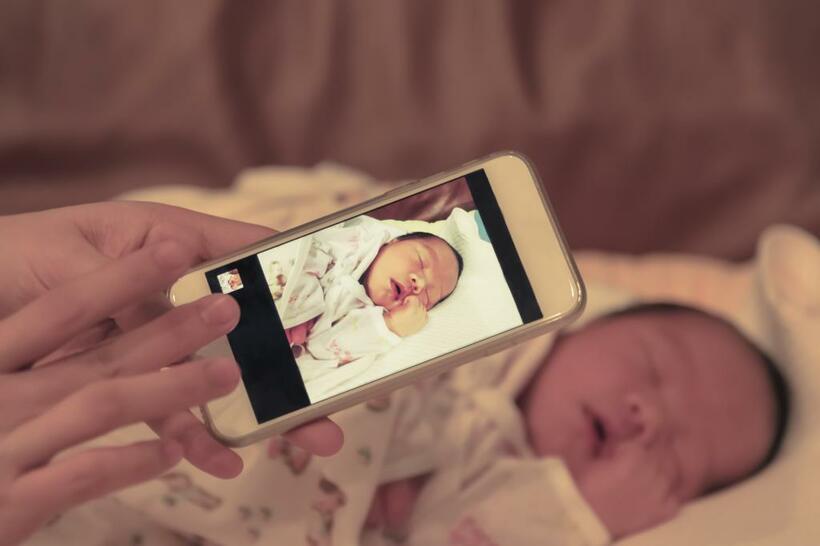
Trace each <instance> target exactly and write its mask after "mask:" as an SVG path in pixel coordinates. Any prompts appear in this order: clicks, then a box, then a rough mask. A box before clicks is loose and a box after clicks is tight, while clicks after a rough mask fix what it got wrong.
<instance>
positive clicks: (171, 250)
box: [153, 241, 189, 269]
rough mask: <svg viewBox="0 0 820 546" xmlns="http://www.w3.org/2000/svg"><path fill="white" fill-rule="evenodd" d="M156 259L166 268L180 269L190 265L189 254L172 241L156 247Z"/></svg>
mask: <svg viewBox="0 0 820 546" xmlns="http://www.w3.org/2000/svg"><path fill="white" fill-rule="evenodd" d="M153 254H154V261H155V262H157V264H158V265H159V266H160V267H164V268H166V269H180V268H182V267H187V266H188V260H189V258H188V254H187V253H186V252H185V251H184V250H183V248H182V247H181V246H180V245H178V244H176V243H172V242H170V241H166V242H164V243H160V244H158V245H157V246H156V247H154V253H153Z"/></svg>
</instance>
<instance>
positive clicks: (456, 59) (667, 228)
mask: <svg viewBox="0 0 820 546" xmlns="http://www.w3.org/2000/svg"><path fill="white" fill-rule="evenodd" d="M818 51H820V4H817V3H816V2H813V1H810V0H805V1H803V0H786V1H776V2H773V1H771V0H724V1H722V2H714V1H713V0H690V1H687V2H679V1H639V0H623V1H618V2H595V1H581V0H553V1H542V2H535V1H533V2H501V1H489V0H475V1H473V0H462V1H455V0H454V1H447V2H441V1H434V0H416V1H407V2H402V1H397V0H374V1H347V2H330V1H328V2H325V1H319V0H316V1H302V0H293V1H262V0H259V1H254V0H243V1H241V2H239V1H233V2H232V1H229V0H225V1H219V0H174V1H166V0H140V1H138V2H136V1H135V2H127V3H126V2H112V1H110V0H72V1H59V0H53V1H43V0H40V1H37V0H5V1H4V2H2V3H1V4H0V214H10V213H16V212H22V211H30V210H36V209H43V208H51V207H56V206H61V205H67V204H73V203H80V202H86V201H95V200H102V199H107V198H111V197H114V196H116V195H117V194H119V193H121V192H123V191H126V190H131V189H134V188H138V187H142V186H152V185H163V184H194V185H201V186H208V187H222V186H228V185H230V184H231V182H232V181H233V179H234V177H235V176H236V174H237V173H238V172H240V171H241V170H242V169H244V168H246V167H250V166H257V165H271V164H275V165H285V164H286V165H306V166H308V165H314V164H316V163H317V162H320V161H326V160H331V161H335V162H339V163H342V164H345V165H349V166H352V167H355V168H357V169H361V170H363V171H365V172H367V173H370V174H372V175H373V176H375V177H377V178H379V179H382V180H400V179H411V178H416V177H422V176H426V175H430V174H432V173H435V172H438V171H440V170H443V169H447V168H450V167H455V166H458V165H460V164H461V163H463V162H465V161H468V160H470V159H474V158H476V157H479V156H482V155H484V154H487V153H490V152H493V151H497V150H503V149H515V150H519V151H521V152H523V153H525V154H527V155H528V156H530V157H531V158H532V159H533V161H534V162H535V164H536V165H537V167H538V169H539V172H540V175H541V178H542V180H543V182H544V184H545V186H546V188H547V190H548V193H549V195H550V197H551V199H552V201H553V204H554V206H555V208H556V209H557V212H558V215H559V218H560V220H561V223H562V225H563V227H564V229H565V231H566V233H567V236H568V239H569V242H570V244H571V245H572V246H573V247H574V248H593V249H605V250H613V251H627V252H638V253H642V252H648V251H657V250H669V251H688V252H699V253H706V254H711V255H715V256H722V257H727V258H733V259H740V258H744V257H747V256H750V255H751V254H752V252H753V250H754V242H755V240H756V238H757V235H758V234H759V232H760V231H761V230H762V229H763V228H764V227H765V226H767V225H770V224H772V223H775V222H790V223H795V224H798V225H802V226H804V227H806V228H808V229H809V230H810V231H812V232H813V233H815V234H820V154H818V146H819V145H820V142H819V141H820V71H818V70H817V67H818V64H817V52H818Z"/></svg>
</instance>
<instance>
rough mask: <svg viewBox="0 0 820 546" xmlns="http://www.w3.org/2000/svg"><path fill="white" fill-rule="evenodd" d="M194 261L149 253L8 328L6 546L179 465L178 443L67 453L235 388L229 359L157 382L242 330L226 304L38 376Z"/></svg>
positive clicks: (3, 433)
mask: <svg viewBox="0 0 820 546" xmlns="http://www.w3.org/2000/svg"><path fill="white" fill-rule="evenodd" d="M191 262H192V256H191V255H190V254H189V253H188V252H186V251H185V249H184V247H181V246H180V245H178V244H175V243H170V242H166V243H162V244H159V245H152V246H149V247H147V248H145V249H142V250H139V251H137V252H134V253H132V254H130V255H129V256H127V257H125V258H122V259H120V260H117V261H114V262H111V263H109V264H107V265H105V266H103V267H102V268H100V269H99V270H98V271H95V272H93V273H90V274H88V275H85V276H83V277H81V278H78V279H75V280H73V281H69V282H66V283H64V284H62V285H61V286H60V287H58V288H55V289H53V290H50V291H48V292H47V293H45V294H43V295H42V296H40V297H38V298H36V299H35V300H34V301H32V302H30V303H28V304H27V305H25V306H24V307H23V308H21V309H19V310H18V311H16V312H15V313H13V314H11V315H9V316H7V317H5V318H4V319H3V320H2V321H0V399H1V400H3V412H2V414H1V415H0V529H3V533H2V535H1V536H0V544H3V545H5V544H17V543H18V542H20V541H22V540H23V539H24V538H25V537H26V536H27V535H29V534H30V533H32V532H33V531H34V530H35V529H36V528H37V527H38V526H40V525H41V524H43V523H44V522H45V521H47V520H48V519H49V518H51V517H53V516H54V515H55V514H57V513H59V512H61V511H63V510H66V509H68V508H70V507H72V506H74V505H76V504H79V503H81V502H84V501H87V500H90V499H92V498H95V497H98V496H101V495H104V494H106V493H109V492H112V491H114V490H116V489H120V488H122V487H126V486H129V485H133V484H135V483H138V482H141V481H143V480H146V479H149V478H152V477H155V476H156V475H158V474H159V473H161V472H163V471H165V470H167V469H168V468H170V467H171V466H173V465H174V464H176V463H177V462H178V461H179V459H180V458H181V457H182V454H183V447H182V445H181V444H180V443H179V442H178V441H176V440H174V439H166V440H154V441H148V442H141V443H137V444H132V445H129V446H124V447H111V448H99V449H88V450H85V451H79V450H77V451H74V452H72V453H69V454H66V453H63V452H64V451H65V450H67V449H70V448H75V447H77V446H78V445H80V444H81V443H83V442H85V441H88V440H92V439H94V438H96V437H98V436H101V435H103V434H106V433H107V432H110V431H112V430H114V429H116V428H119V427H122V426H125V425H128V424H132V423H135V422H138V421H143V420H146V421H152V420H156V419H161V418H163V417H165V416H166V415H169V414H173V413H175V412H180V411H184V410H187V408H189V407H191V406H194V405H198V404H203V403H205V402H207V401H209V400H212V399H214V398H216V397H219V396H222V395H225V394H228V393H229V392H230V391H232V390H233V389H234V388H235V387H236V385H237V383H238V381H239V370H238V368H237V366H236V364H235V363H234V362H232V361H231V360H228V359H215V360H208V361H194V362H186V363H184V364H178V365H174V366H172V367H169V368H167V370H165V371H160V369H161V368H163V367H167V366H171V365H173V364H174V363H176V362H179V361H180V360H182V359H184V358H185V357H186V356H187V355H188V354H190V353H192V352H193V351H195V350H196V349H197V348H199V347H201V346H202V345H204V344H206V343H208V342H209V341H211V340H213V339H215V338H216V337H218V336H220V335H224V334H225V333H227V332H228V331H230V330H231V329H232V328H233V327H234V326H235V325H236V323H237V321H238V319H239V309H238V308H237V305H236V303H235V302H234V301H233V300H232V299H231V298H229V297H226V296H222V295H218V296H211V297H208V298H204V299H202V300H200V301H198V302H196V303H193V304H190V305H187V306H184V307H180V308H178V309H174V310H172V311H170V312H168V313H166V314H164V315H163V316H161V317H160V318H157V319H155V320H153V321H150V322H148V323H146V324H145V325H143V326H141V327H139V328H137V329H135V330H134V331H132V332H130V333H127V334H124V335H121V336H119V337H117V338H114V339H112V340H110V341H108V342H106V343H99V344H96V345H93V346H91V347H89V348H88V349H86V350H83V351H81V352H75V353H73V354H72V355H70V356H65V357H62V358H59V359H55V360H51V361H49V362H48V363H44V364H39V365H33V363H36V362H38V361H40V360H41V359H42V357H44V356H46V355H49V354H52V353H53V352H54V351H55V350H56V349H58V348H59V347H61V346H63V345H64V344H65V343H66V342H68V341H70V340H72V339H74V338H75V336H76V335H77V334H79V333H81V332H83V331H85V330H87V328H89V327H90V326H92V325H95V324H98V323H99V322H100V321H102V320H104V319H105V318H106V317H109V316H111V315H112V314H114V313H116V312H117V311H118V310H119V309H122V308H124V307H127V306H129V305H131V304H133V303H134V302H136V301H140V300H141V299H142V298H144V297H146V296H147V295H149V294H150V293H152V292H153V291H155V290H159V289H161V288H162V287H163V286H167V285H168V284H169V283H170V282H172V281H173V280H174V279H175V278H176V277H177V276H179V275H181V274H182V273H183V272H184V271H185V269H186V268H187V267H188V266H189V265H190V263H191ZM61 455H62V456H61ZM58 456H59V457H58ZM55 457H58V458H57V459H56V460H55Z"/></svg>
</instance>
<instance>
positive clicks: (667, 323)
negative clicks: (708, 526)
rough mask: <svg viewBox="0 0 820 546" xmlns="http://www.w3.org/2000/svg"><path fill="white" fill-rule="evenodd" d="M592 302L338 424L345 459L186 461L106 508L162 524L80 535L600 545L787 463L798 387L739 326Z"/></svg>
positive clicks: (282, 454) (281, 444) (681, 312)
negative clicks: (575, 319) (237, 471)
mask: <svg viewBox="0 0 820 546" xmlns="http://www.w3.org/2000/svg"><path fill="white" fill-rule="evenodd" d="M411 240H412V239H411ZM395 244H398V243H395ZM425 263H426V262H425ZM374 274H375V272H374ZM374 288H375V285H374ZM372 293H373V294H374V295H375V294H376V292H375V291H374V292H372ZM590 294H591V296H592V295H594V294H595V292H594V290H591V291H590ZM437 295H438V293H433V294H432V296H434V297H435V296H437ZM375 297H379V296H377V295H376V296H375ZM594 303H595V298H593V297H591V298H590V309H589V315H595V316H597V318H593V319H592V320H591V322H588V323H587V324H586V325H585V326H584V327H583V328H582V329H580V330H570V331H568V332H565V333H562V334H560V335H559V336H558V337H556V336H554V335H549V336H543V337H541V338H537V339H535V340H532V341H530V342H528V343H525V344H521V345H519V346H517V347H515V348H513V349H510V350H508V351H506V352H503V353H499V354H496V355H492V356H490V357H486V358H483V359H481V360H478V361H476V362H473V363H471V364H468V365H465V366H461V367H459V368H457V369H455V370H452V371H451V372H449V373H448V374H446V375H442V376H439V377H437V378H434V379H430V380H427V381H423V382H420V383H417V384H414V385H411V386H408V387H406V388H404V389H401V390H399V391H396V392H394V393H393V394H392V395H390V396H389V397H385V398H381V399H378V400H374V401H371V402H370V403H367V404H362V405H360V406H357V407H354V408H350V409H348V410H346V411H344V412H342V413H340V414H338V415H336V416H334V419H335V420H336V421H337V422H338V423H339V424H340V425H342V426H343V427H344V429H345V437H346V438H345V447H344V448H343V450H342V451H341V452H340V453H339V454H338V455H336V456H334V457H332V458H327V459H323V458H318V457H313V456H311V455H310V454H308V453H306V452H304V451H302V450H300V449H299V448H297V447H296V446H293V445H292V444H289V443H288V442H287V441H286V440H284V439H281V438H280V439H277V440H275V441H273V442H271V444H270V445H269V446H268V448H267V449H264V447H263V446H259V445H257V446H251V447H248V448H245V449H244V450H243V451H242V456H243V458H244V459H245V471H244V473H243V474H242V475H241V476H240V477H239V478H237V479H235V480H230V481H222V480H219V479H217V478H213V477H211V476H207V475H205V474H203V473H201V472H199V471H197V470H196V469H194V468H193V467H191V466H190V465H189V464H188V463H181V464H180V465H179V466H178V467H177V468H175V469H174V472H173V474H174V476H173V477H174V480H173V484H171V481H169V479H168V477H166V479H164V480H158V481H156V482H154V483H153V484H147V485H144V486H140V487H135V488H130V489H128V490H126V491H123V492H120V493H118V494H117V499H118V501H119V503H118V504H116V505H115V506H104V507H101V508H98V510H100V513H101V514H103V515H104V518H108V519H110V518H111V517H113V516H112V515H111V514H112V511H113V512H116V511H119V510H123V509H124V507H135V508H136V509H138V510H139V511H140V512H141V513H143V514H145V515H147V516H149V517H150V518H151V521H150V523H149V522H147V521H145V520H144V519H143V520H139V521H141V522H142V523H139V525H137V524H129V526H124V525H111V526H109V527H108V528H106V530H105V532H100V534H99V537H97V536H96V535H92V533H91V531H90V530H89V529H88V526H87V525H85V527H83V526H82V525H80V526H79V527H78V528H80V529H82V531H81V532H82V536H83V537H84V542H83V543H84V544H89V545H92V544H111V543H129V542H126V541H127V540H131V539H130V538H129V536H130V535H127V534H126V533H132V534H133V533H138V534H139V537H140V543H141V544H144V545H145V546H160V545H162V546H180V545H183V544H189V545H190V544H223V545H228V544H230V545H231V546H242V545H248V546H250V545H254V544H293V545H297V544H304V545H310V546H333V545H336V546H349V545H355V544H359V545H362V546H391V545H392V546H395V545H396V544H399V543H400V544H404V545H406V546H410V545H415V546H435V545H442V546H444V545H446V546H493V545H496V546H497V545H502V544H503V545H505V546H516V545H520V546H531V545H533V544H540V545H545V546H603V545H606V544H609V543H610V542H612V541H613V540H617V539H619V538H621V537H625V536H628V535H631V534H633V533H637V532H639V531H642V530H646V529H649V528H651V527H653V526H656V525H658V524H660V523H662V522H663V521H665V520H667V519H669V518H671V517H673V516H674V515H675V514H676V513H677V512H678V510H679V509H680V508H681V506H683V505H684V504H685V503H687V502H689V501H691V500H693V499H695V498H697V497H699V496H702V495H706V494H709V493H710V492H713V491H716V490H718V489H721V488H724V487H728V486H730V485H732V484H735V483H737V482H739V481H742V480H744V479H746V478H748V477H750V476H752V475H754V474H755V473H756V472H758V471H759V470H761V469H762V468H763V467H764V466H766V465H767V464H768V462H770V461H771V460H772V459H773V457H775V455H776V454H777V451H778V448H779V446H780V445H781V441H782V439H783V433H784V429H785V425H786V421H787V417H788V413H789V399H788V392H787V388H786V385H785V382H784V380H783V378H782V376H781V375H780V373H779V372H778V371H777V369H776V368H775V367H774V366H773V364H772V363H771V361H770V360H769V359H768V358H767V357H766V356H764V355H763V354H762V353H761V352H760V351H759V350H757V349H756V348H755V347H754V346H752V345H751V344H750V343H749V342H747V341H746V340H745V338H744V337H742V336H741V335H740V334H739V333H738V331H737V330H736V329H735V328H734V327H733V326H731V325H729V324H728V323H726V322H724V321H723V320H722V319H718V318H715V317H714V316H712V315H708V314H706V313H703V312H701V311H696V310H693V309H690V308H685V307H679V306H669V305H643V306H638V307H632V308H627V309H626V310H621V311H616V312H614V313H611V312H610V313H609V314H603V313H602V311H606V309H603V310H602V309H598V310H597V311H596V310H595V309H594V308H593V307H594V306H593V304H594ZM620 308H621V309H623V307H620ZM609 309H610V310H611V309H612V307H609ZM596 313H597V315H596ZM180 483H182V484H183V485H184V486H185V487H184V488H183V489H179V487H178V485H179V484H180ZM169 484H170V485H169ZM172 485H173V487H172ZM201 499H208V502H207V503H202V502H200V501H201ZM92 509H93V508H92V507H89V508H87V510H92ZM95 517H97V518H98V519H99V516H95ZM129 517H130V516H129ZM140 517H142V516H140ZM95 521H96V520H95ZM106 521H107V519H106ZM112 521H113V520H112ZM69 525H70V519H69V518H64V519H63V520H61V521H60V522H59V523H58V524H56V525H54V526H53V527H52V528H50V529H48V530H47V531H48V532H50V533H53V534H52V535H51V536H55V537H56V536H66V535H68V534H70V532H72V531H71V529H72V528H71V527H69ZM61 526H64V527H61ZM61 533H62V535H61ZM148 537H151V538H150V540H149V538H148ZM45 538H46V535H44V539H45ZM97 539H99V540H97ZM118 540H119V542H117V541H118ZM56 543H65V542H59V541H58V542H56ZM130 543H135V542H133V541H132V542H130ZM37 544H49V545H50V544H51V542H45V541H44V542H39V543H37Z"/></svg>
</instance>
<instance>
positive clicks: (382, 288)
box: [282, 216, 463, 367]
mask: <svg viewBox="0 0 820 546" xmlns="http://www.w3.org/2000/svg"><path fill="white" fill-rule="evenodd" d="M462 268H463V261H462V258H461V256H460V255H459V253H458V252H457V251H456V250H455V249H454V248H453V247H452V246H451V245H450V244H449V243H447V241H445V240H444V239H442V238H440V237H438V236H436V235H433V234H430V233H424V232H414V233H408V234H405V235H401V236H398V237H395V236H394V235H393V232H391V231H390V230H389V229H388V228H387V227H386V226H385V225H384V224H383V223H382V222H379V221H378V220H374V219H373V218H370V217H367V216H362V217H359V218H356V219H355V220H351V221H348V222H347V223H345V224H344V225H342V226H339V227H335V228H330V229H327V230H323V231H320V232H318V233H316V234H314V235H313V237H312V240H311V244H310V248H309V251H308V256H307V260H306V262H305V265H304V267H303V268H302V270H301V272H300V273H299V274H297V275H296V276H295V277H294V278H293V279H291V280H290V282H294V283H296V285H295V286H294V287H293V290H292V293H291V296H290V298H289V300H288V304H287V309H286V311H285V316H284V317H282V319H283V320H282V322H283V324H284V326H285V329H286V334H287V336H288V341H289V342H290V344H291V346H292V347H294V348H295V351H294V352H295V354H297V356H298V354H299V353H300V352H301V350H300V349H299V347H304V349H306V351H307V353H309V355H310V357H312V359H315V360H318V361H323V362H324V364H326V365H328V364H329V365H330V367H335V366H340V365H344V364H347V363H349V362H351V361H353V360H357V359H359V358H362V357H365V356H371V357H374V356H376V355H378V354H381V353H384V352H385V351H387V350H389V349H390V348H391V347H393V346H395V345H396V344H397V343H398V342H399V341H400V339H401V338H403V337H407V336H410V335H412V334H415V333H416V332H418V331H419V330H421V329H422V328H423V327H424V325H425V324H426V323H427V313H428V311H429V310H430V309H432V308H433V307H435V306H436V305H438V304H439V303H440V302H441V301H443V300H444V299H445V298H447V296H449V295H450V294H451V293H452V292H453V290H455V287H456V284H457V283H458V279H459V277H460V275H461V271H462Z"/></svg>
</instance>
